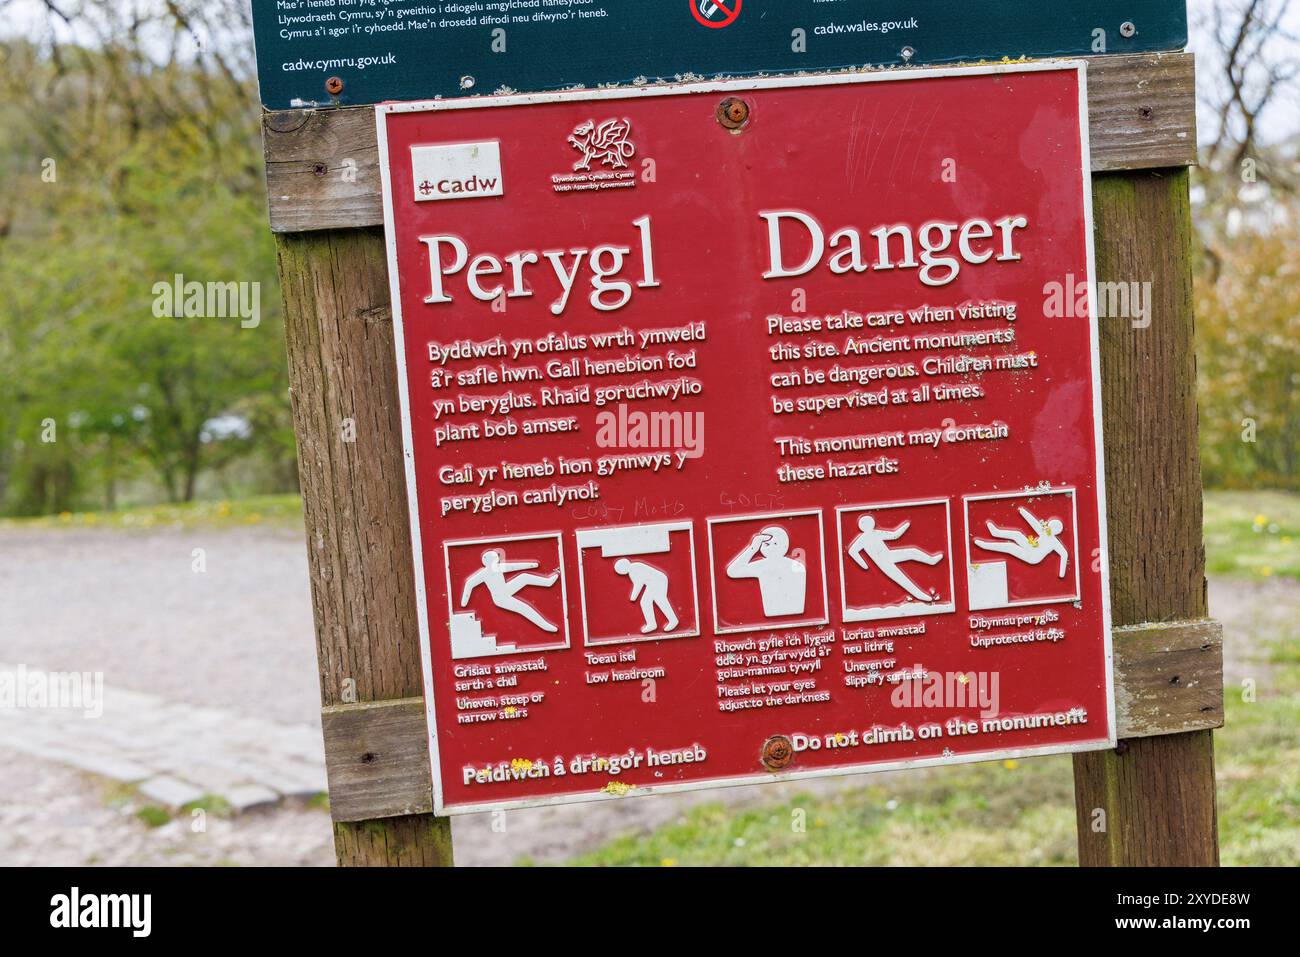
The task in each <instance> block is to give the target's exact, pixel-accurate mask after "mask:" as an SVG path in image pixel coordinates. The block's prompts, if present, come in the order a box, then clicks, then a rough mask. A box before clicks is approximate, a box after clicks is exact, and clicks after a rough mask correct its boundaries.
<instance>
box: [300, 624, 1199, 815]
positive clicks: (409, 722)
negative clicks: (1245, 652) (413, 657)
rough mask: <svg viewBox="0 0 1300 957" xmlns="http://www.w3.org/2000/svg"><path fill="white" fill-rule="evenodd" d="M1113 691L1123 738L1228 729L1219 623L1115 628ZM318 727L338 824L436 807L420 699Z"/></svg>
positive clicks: (350, 710) (332, 718)
mask: <svg viewBox="0 0 1300 957" xmlns="http://www.w3.org/2000/svg"><path fill="white" fill-rule="evenodd" d="M1115 685H1116V687H1115V700H1116V711H1117V714H1116V721H1117V725H1118V728H1119V735H1120V737H1122V738H1139V737H1148V736H1152V735H1169V734H1176V733H1179V732H1185V731H1193V730H1206V729H1209V728H1218V727H1222V725H1223V629H1222V626H1220V625H1219V623H1218V622H1216V621H1190V622H1174V623H1172V624H1160V625H1139V626H1137V627H1133V628H1121V629H1118V630H1117V631H1116V633H1115ZM322 724H323V726H324V729H325V764H326V766H327V768H328V769H329V785H330V813H331V814H332V815H333V816H334V820H336V821H364V820H369V819H371V818H382V817H391V816H394V815H400V814H426V813H428V812H429V811H430V810H431V809H432V808H433V795H432V793H431V790H430V784H429V745H428V729H427V726H426V724H425V717H424V699H423V698H403V699H400V700H396V701H380V702H371V703H367V704H358V705H339V706H336V707H330V708H326V709H324V711H323V712H322Z"/></svg>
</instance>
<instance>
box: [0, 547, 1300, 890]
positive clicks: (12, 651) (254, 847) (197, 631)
mask: <svg viewBox="0 0 1300 957" xmlns="http://www.w3.org/2000/svg"><path fill="white" fill-rule="evenodd" d="M195 549H202V550H203V551H202V553H201V555H202V558H203V560H204V562H205V564H206V570H204V571H202V572H196V571H195V570H194V562H195V552H194V550H195ZM0 596H3V599H2V600H0V662H6V663H7V664H9V665H18V664H22V665H25V666H26V667H28V668H39V669H45V670H48V671H82V672H84V671H102V672H103V673H104V681H105V683H106V685H109V686H111V687H112V688H120V689H124V690H126V691H129V692H137V693H139V695H140V696H141V697H144V696H147V697H148V698H150V699H159V700H161V701H163V702H165V703H170V704H171V705H175V706H177V707H178V708H181V709H200V710H201V711H202V713H204V714H208V715H211V714H213V713H224V714H228V715H229V716H230V718H231V720H232V721H234V720H236V719H245V724H246V723H247V722H248V721H254V722H269V723H271V724H275V725H281V726H285V727H286V728H289V729H302V728H310V729H313V730H315V732H316V734H317V735H318V734H319V694H318V687H317V679H316V654H315V647H314V642H313V640H312V621H311V601H310V592H309V587H308V578H307V562H306V548H305V547H304V545H303V540H302V535H301V533H300V532H298V531H296V530H287V529H279V528H273V527H255V528H245V529H233V530H221V531H211V530H202V531H180V530H173V531H154V532H149V533H124V532H109V531H72V530H23V531H5V532H3V533H0ZM1210 602H1211V609H1212V612H1213V614H1215V616H1216V617H1219V618H1220V619H1221V620H1223V621H1224V622H1225V624H1226V626H1227V629H1228V641H1227V646H1228V655H1227V659H1228V664H1227V671H1228V681H1229V683H1230V684H1231V683H1234V682H1235V681H1237V680H1239V677H1238V676H1239V675H1240V674H1241V673H1242V668H1243V667H1244V666H1243V664H1242V662H1243V660H1244V652H1245V651H1246V649H1247V648H1248V644H1249V642H1248V636H1249V635H1250V634H1253V633H1258V631H1259V630H1272V631H1273V632H1274V633H1275V632H1276V630H1277V625H1278V623H1279V622H1285V621H1286V620H1287V618H1288V617H1289V618H1290V619H1294V617H1295V615H1296V609H1297V608H1298V607H1300V584H1298V583H1296V582H1283V581H1268V582H1259V583H1250V582H1236V581H1222V580H1220V581H1215V582H1212V583H1211V589H1210ZM1279 616H1281V617H1279ZM253 757H254V758H256V757H257V756H253ZM262 757H263V758H265V757H266V755H263V756H262ZM0 767H3V768H4V769H5V773H4V774H2V775H0V865H13V864H38V863H39V864H79V863H87V864H320V865H328V864H330V863H332V861H333V853H332V839H331V834H330V824H329V818H328V815H327V814H326V813H325V812H323V811H321V810H318V809H313V808H310V807H307V806H305V805H303V804H301V803H300V802H290V803H288V804H285V805H281V806H279V807H276V808H273V809H266V810H255V811H252V812H249V813H246V814H242V815H238V816H236V817H233V818H229V819H225V818H221V817H218V816H217V815H215V814H208V815H206V816H205V817H203V818H202V820H201V821H198V822H196V820H194V819H192V818H190V817H189V816H188V815H184V814H181V815H177V816H176V817H174V818H173V819H172V820H171V821H170V822H168V823H165V824H163V825H162V826H158V827H149V826H147V825H146V824H145V823H144V822H142V821H141V820H140V818H139V817H138V816H137V812H139V811H140V809H141V807H142V806H144V805H145V804H147V803H149V802H148V801H146V800H144V799H142V798H140V797H139V796H138V795H135V794H132V793H130V792H127V791H125V790H124V789H123V788H122V787H121V786H120V785H117V784H114V783H113V782H112V781H110V780H108V779H106V778H104V777H102V776H97V775H92V774H88V773H85V772H84V771H78V770H77V769H76V768H74V767H71V766H69V765H68V764H66V763H63V762H59V761H57V760H52V759H49V758H38V757H35V756H33V754H32V753H30V751H29V750H26V751H19V750H16V749H14V748H13V746H12V744H5V743H3V741H0ZM853 783H854V779H852V778H846V779H839V780H829V781H819V782H803V783H802V784H800V785H787V786H775V787H774V786H764V787H758V788H755V787H746V788H727V789H723V790H720V791H714V792H697V793H694V794H683V795H675V796H671V797H668V796H664V797H659V798H656V799H654V800H630V801H625V802H610V803H602V804H596V805H575V806H568V807H557V808H544V809H536V810H528V811H514V812H510V813H509V814H508V815H507V816H506V818H505V825H506V826H505V831H504V833H502V832H501V830H500V821H499V820H498V821H496V822H494V821H493V819H492V817H491V816H488V815H476V816H472V817H464V818H458V819H457V820H456V821H455V823H454V825H453V833H454V839H455V846H456V858H457V863H458V864H461V865H471V866H473V865H488V864H509V863H511V862H513V861H516V860H518V859H519V858H521V857H528V858H530V859H532V860H534V861H536V862H539V863H543V862H556V861H562V860H564V859H566V858H568V857H570V856H572V855H574V854H576V853H580V852H582V851H585V850H589V849H591V848H594V847H596V846H599V845H600V844H601V843H603V842H604V841H606V840H608V839H609V838H610V837H613V836H615V835H617V834H621V833H627V832H631V831H640V830H643V829H647V828H653V827H655V826H658V825H660V824H664V823H667V822H669V821H672V820H675V819H676V818H678V817H680V816H681V815H682V813H683V812H684V810H685V809H686V808H688V807H690V806H692V805H695V804H698V803H701V802H704V801H718V800H721V801H724V802H726V803H749V802H754V801H769V800H771V801H776V800H780V799H781V798H782V797H783V796H788V794H789V793H792V790H793V789H794V788H796V787H798V789H799V790H801V791H804V792H808V791H810V790H814V789H816V790H823V789H824V790H833V789H837V788H844V787H852V786H853ZM810 785H813V786H812V787H810ZM494 823H496V825H497V826H496V828H495V829H494V826H493V825H494ZM199 825H201V827H200V826H199Z"/></svg>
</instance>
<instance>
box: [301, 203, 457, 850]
mask: <svg viewBox="0 0 1300 957" xmlns="http://www.w3.org/2000/svg"><path fill="white" fill-rule="evenodd" d="M277 247H278V252H279V260H280V283H281V286H282V287H283V289H284V315H285V318H284V325H285V342H286V346H287V350H288V353H289V387H290V395H291V398H292V402H293V422H294V431H295V433H296V435H297V439H298V473H299V477H300V479H301V482H302V499H303V514H304V518H305V521H306V531H307V555H308V566H309V570H310V577H311V593H312V604H313V608H312V611H313V617H314V619H315V622H316V649H317V654H318V656H319V659H320V679H321V703H322V704H323V705H324V706H325V707H327V708H328V707H331V706H334V705H338V704H341V703H343V702H345V701H383V700H387V699H391V698H405V697H411V696H415V695H419V694H421V693H422V691H423V684H422V679H421V670H420V649H419V628H418V626H417V624H416V611H415V575H414V571H413V569H412V567H411V538H410V525H409V523H408V520H407V509H406V477H405V473H404V472H403V470H402V435H401V416H400V413H399V411H398V404H397V381H396V380H397V368H396V360H395V359H394V355H395V353H394V349H393V323H392V311H391V309H390V306H389V298H388V266H387V260H386V258H385V252H384V236H383V232H382V230H376V229H371V230H353V231H348V232H325V233H313V234H310V235H304V236H282V237H279V239H278V241H277ZM427 773H428V762H427V759H426V760H425V774H426V775H427ZM392 813H397V812H392ZM334 845H335V850H336V853H337V856H338V859H339V863H341V864H357V865H360V864H373V865H398V864H423V865H428V864H446V865H450V864H451V825H450V822H449V821H448V820H447V819H446V818H434V817H433V816H432V815H428V814H422V815H418V816H415V817H410V818H404V819H402V820H400V821H390V822H385V823H384V824H383V825H382V826H379V825H375V824H374V822H370V823H369V824H358V825H350V824H338V825H336V826H335V829H334Z"/></svg>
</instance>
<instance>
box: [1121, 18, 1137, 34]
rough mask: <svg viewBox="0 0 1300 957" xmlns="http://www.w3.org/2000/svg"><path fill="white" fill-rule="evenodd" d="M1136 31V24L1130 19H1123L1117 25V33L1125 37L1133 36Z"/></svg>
mask: <svg viewBox="0 0 1300 957" xmlns="http://www.w3.org/2000/svg"><path fill="white" fill-rule="evenodd" d="M1137 32H1138V28H1137V24H1136V23H1134V22H1133V21H1132V20H1125V21H1124V22H1123V23H1121V24H1120V25H1119V35H1120V36H1122V37H1125V38H1128V37H1131V36H1135V35H1136V34H1137Z"/></svg>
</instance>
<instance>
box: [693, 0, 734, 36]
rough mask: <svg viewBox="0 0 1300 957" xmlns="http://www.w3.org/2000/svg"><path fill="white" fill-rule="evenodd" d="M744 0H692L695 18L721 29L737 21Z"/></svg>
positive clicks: (713, 27) (711, 26)
mask: <svg viewBox="0 0 1300 957" xmlns="http://www.w3.org/2000/svg"><path fill="white" fill-rule="evenodd" d="M743 2H744V0H690V4H691V13H692V14H694V16H695V19H696V20H698V21H699V22H700V23H702V24H704V25H705V26H706V27H709V28H711V29H713V30H721V29H722V28H723V27H729V26H731V25H732V24H733V23H735V22H736V17H738V16H740V6H741V4H742V3H743Z"/></svg>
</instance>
